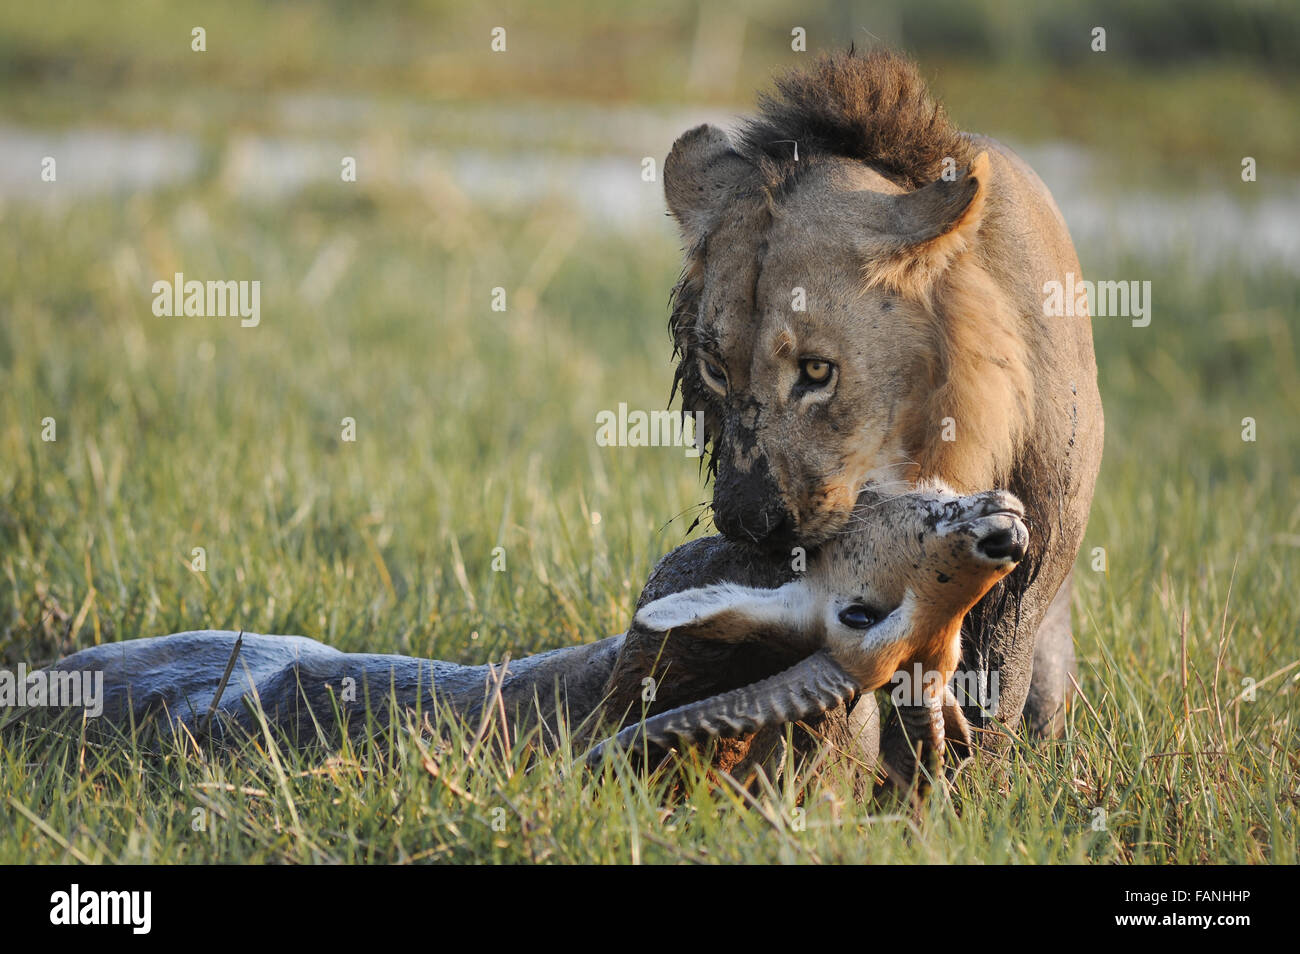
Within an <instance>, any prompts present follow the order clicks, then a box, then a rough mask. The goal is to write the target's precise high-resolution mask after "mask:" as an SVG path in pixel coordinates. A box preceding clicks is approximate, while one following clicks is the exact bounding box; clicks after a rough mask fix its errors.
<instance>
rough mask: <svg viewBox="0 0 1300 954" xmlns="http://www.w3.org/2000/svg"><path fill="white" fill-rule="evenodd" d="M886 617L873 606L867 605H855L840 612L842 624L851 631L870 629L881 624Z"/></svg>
mask: <svg viewBox="0 0 1300 954" xmlns="http://www.w3.org/2000/svg"><path fill="white" fill-rule="evenodd" d="M884 615H885V614H884V613H882V612H880V610H878V609H876V608H875V607H873V606H867V605H866V604H865V603H853V604H852V605H850V606H846V607H844V609H842V610H840V622H841V623H843V624H844V625H845V626H847V627H848V628H849V629H870V628H871V627H872V626H875V625H876V624H877V623H879V622H880V620H881V619H882V618H883V616H884Z"/></svg>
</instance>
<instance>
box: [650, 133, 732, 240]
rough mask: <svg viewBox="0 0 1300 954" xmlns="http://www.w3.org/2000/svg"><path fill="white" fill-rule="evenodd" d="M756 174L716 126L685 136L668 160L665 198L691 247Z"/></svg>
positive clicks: (710, 227)
mask: <svg viewBox="0 0 1300 954" xmlns="http://www.w3.org/2000/svg"><path fill="white" fill-rule="evenodd" d="M750 172H752V167H751V166H750V164H749V163H748V162H747V161H745V159H743V158H742V157H741V156H740V154H739V153H737V152H736V151H735V149H733V148H732V146H731V140H730V139H729V138H728V137H727V134H726V133H725V132H723V131H722V130H721V129H718V128H717V127H716V126H709V125H707V124H706V125H703V126H696V127H695V128H694V129H692V130H689V131H688V132H685V133H682V135H681V136H680V137H679V138H678V140H677V141H676V142H675V143H673V148H672V151H671V152H670V153H668V158H667V159H665V160H664V198H665V199H667V201H668V211H670V212H671V213H672V214H673V218H675V219H676V220H677V224H678V226H679V227H680V228H681V231H682V236H683V238H685V239H686V242H687V244H689V245H694V244H695V243H696V242H698V241H699V240H700V239H701V238H703V237H704V236H705V235H706V234H707V233H708V232H709V230H710V229H712V228H713V225H714V223H715V221H716V219H717V215H718V212H719V211H720V210H721V209H722V207H723V206H724V205H725V204H726V200H727V199H728V197H729V196H730V195H731V194H732V193H733V192H734V191H735V190H736V189H737V188H738V187H739V186H740V185H741V183H742V182H743V181H744V179H745V177H746V176H747V175H748V174H749V173H750Z"/></svg>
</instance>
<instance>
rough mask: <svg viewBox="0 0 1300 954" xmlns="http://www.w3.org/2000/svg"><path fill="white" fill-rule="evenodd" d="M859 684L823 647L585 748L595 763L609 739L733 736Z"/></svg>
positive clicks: (826, 706)
mask: <svg viewBox="0 0 1300 954" xmlns="http://www.w3.org/2000/svg"><path fill="white" fill-rule="evenodd" d="M860 688H861V687H860V686H859V685H858V683H857V681H856V680H854V679H853V677H851V676H850V675H849V674H848V673H846V672H845V671H844V670H843V669H841V668H840V665H839V663H837V662H836V661H835V660H834V659H833V658H832V657H831V655H830V653H829V652H827V651H826V650H824V649H823V650H819V651H818V652H815V653H813V654H812V655H811V656H808V657H807V658H805V659H803V660H801V661H800V662H798V663H796V664H795V665H793V666H791V667H790V668H789V669H786V670H785V671H783V672H779V673H777V674H776V675H775V676H770V677H769V678H767V679H764V680H762V681H761V682H755V683H752V684H751V685H748V686H743V687H742V688H740V689H733V690H731V691H730V692H724V693H722V694H721V695H717V696H710V697H709V698H708V699H701V700H700V701H699V702H692V703H689V704H688V705H684V706H679V707H677V708H676V709H671V710H669V711H668V712H661V713H660V714H659V715H656V716H653V717H651V718H649V719H647V720H646V721H645V722H643V723H638V724H636V725H630V726H628V727H627V728H625V729H624V730H623V731H621V732H620V733H618V735H616V736H614V737H613V738H612V739H606V740H605V741H604V742H601V743H600V744H599V745H597V746H596V747H595V748H594V749H592V750H591V752H589V753H588V754H587V764H588V765H593V766H594V765H595V764H596V763H598V762H599V761H600V759H601V757H602V756H603V755H604V753H605V749H606V747H607V746H610V745H617V746H618V747H619V748H624V749H626V748H631V747H632V746H634V745H636V744H638V743H639V742H641V740H642V739H643V738H644V740H645V741H646V742H647V743H648V744H649V745H651V746H654V747H656V748H667V747H669V746H670V745H672V744H673V743H674V742H676V743H683V744H690V743H692V742H702V741H704V740H705V739H710V738H724V739H734V738H739V737H741V736H745V735H748V734H750V733H751V732H757V731H758V730H759V729H761V728H763V727H764V726H768V725H779V724H781V723H785V722H798V721H800V720H801V719H807V718H810V717H811V716H815V715H821V714H822V713H823V712H826V711H828V710H830V709H833V708H835V707H836V706H838V705H840V704H841V703H844V702H847V701H848V700H849V699H851V698H852V697H853V695H854V694H855V693H856V692H858V690H859V689H860Z"/></svg>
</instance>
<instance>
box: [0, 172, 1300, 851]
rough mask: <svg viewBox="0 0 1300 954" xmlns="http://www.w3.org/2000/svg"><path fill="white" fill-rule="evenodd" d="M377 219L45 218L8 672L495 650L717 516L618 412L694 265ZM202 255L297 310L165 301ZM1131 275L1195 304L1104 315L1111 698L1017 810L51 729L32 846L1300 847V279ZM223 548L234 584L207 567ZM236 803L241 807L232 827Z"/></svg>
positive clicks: (102, 205) (2, 539)
mask: <svg viewBox="0 0 1300 954" xmlns="http://www.w3.org/2000/svg"><path fill="white" fill-rule="evenodd" d="M346 195H347V196H348V198H339V194H338V192H329V191H319V192H316V191H308V192H306V193H303V194H302V195H300V196H299V197H298V198H296V199H294V200H293V201H291V202H290V203H289V204H288V206H287V207H284V208H279V209H278V210H277V211H276V212H275V213H274V214H272V213H270V212H265V211H263V210H260V209H258V208H252V207H237V206H232V205H231V204H230V203H229V202H227V201H225V200H224V198H223V196H222V195H221V194H220V193H218V192H216V191H215V190H213V189H211V188H209V189H206V190H187V191H186V192H185V193H184V194H177V195H166V194H162V195H158V196H154V197H147V198H135V199H132V200H131V201H129V202H123V203H115V202H108V201H104V202H89V203H82V204H80V205H78V206H77V207H76V209H75V211H69V212H68V213H66V214H64V215H62V216H58V215H52V214H49V213H39V212H36V211H34V210H14V211H12V212H11V213H10V216H9V222H10V225H11V227H10V228H8V229H6V230H5V231H4V233H3V235H2V236H0V261H5V262H9V263H11V265H10V267H7V268H5V269H4V270H3V271H0V300H3V301H4V302H5V320H4V321H3V323H0V381H2V382H3V388H0V421H3V425H2V429H0V461H2V462H3V463H2V464H0V494H2V499H3V501H4V504H3V510H0V552H2V555H0V575H2V578H3V581H2V582H0V593H2V599H3V629H2V630H0V659H2V660H3V663H4V664H6V665H9V666H13V665H15V664H16V663H17V662H19V661H24V662H27V663H28V664H29V665H30V664H38V663H44V662H48V661H52V660H54V659H55V658H57V657H58V656H60V655H61V654H64V653H67V652H69V651H72V650H74V649H76V648H78V647H81V646H86V645H90V644H93V643H96V642H103V641H109V640H115V639H122V638H128V637H132V636H139V635H153V634H159V633H166V632H173V631H179V630H185V629H194V628H201V627H216V628H238V627H243V628H245V629H248V630H251V631H257V632H280V633H301V634H304V635H308V636H312V637H315V638H318V639H322V640H324V641H326V642H329V643H331V644H334V645H337V646H339V647H340V648H344V649H350V650H361V649H367V650H374V651H392V652H403V653H411V654H418V655H427V656H437V657H440V658H444V659H450V660H456V661H466V662H470V661H475V662H477V661H483V660H486V659H489V658H499V657H500V656H501V654H502V653H504V652H505V651H506V650H510V651H512V652H513V653H514V654H516V655H518V654H520V653H522V652H526V651H530V650H535V649H543V648H550V647H555V646H561V645H568V644H572V643H578V642H583V641H587V640H591V639H594V638H597V637H600V636H603V635H606V634H608V633H611V632H616V631H619V630H620V629H621V628H622V627H623V626H624V625H625V624H626V621H627V619H628V616H629V613H630V609H631V607H632V605H633V602H634V600H635V598H636V594H637V592H638V589H639V586H640V583H641V581H643V580H644V578H645V576H646V574H647V572H648V570H649V569H650V567H651V566H652V565H653V562H654V561H655V559H657V557H658V556H660V555H661V554H663V553H664V552H666V551H667V550H668V549H670V548H671V547H673V546H675V545H676V544H678V543H679V542H681V541H682V540H683V539H684V534H685V532H686V529H687V526H688V525H689V516H690V515H691V514H693V513H694V508H695V506H696V505H697V504H698V503H699V502H700V501H702V500H703V499H705V492H704V491H703V490H702V489H701V486H700V484H699V482H698V480H697V474H696V470H695V467H694V465H693V462H691V461H689V460H687V459H685V458H684V457H683V456H681V452H680V451H678V450H671V449H656V448H645V449H636V448H627V449H604V448H597V447H596V446H595V443H594V441H593V439H592V435H593V432H594V426H593V422H594V417H595V412H596V410H598V409H601V408H606V407H614V406H616V405H617V403H618V402H619V401H628V402H629V403H630V404H631V405H632V406H641V407H651V408H653V407H660V406H662V405H663V403H664V401H665V400H666V397H667V382H668V380H669V368H668V364H667V356H668V347H667V341H666V331H665V324H664V319H665V307H664V305H665V295H666V289H667V288H668V287H669V285H670V283H671V280H672V278H673V276H674V272H675V268H676V261H675V251H674V249H673V248H672V246H671V243H669V242H663V243H655V244H653V245H650V244H647V243H646V242H644V241H639V240H637V241H634V240H631V239H628V240H611V239H610V238H609V237H607V236H592V235H587V236H583V235H578V236H575V237H574V238H573V240H572V242H571V244H569V245H568V246H567V247H566V248H564V249H563V250H557V246H556V241H555V238H554V236H555V235H556V233H557V230H559V229H562V228H563V227H564V223H563V221H562V220H560V219H559V218H557V217H555V214H554V213H547V212H539V213H538V214H537V215H536V216H535V217H533V218H531V219H529V220H526V221H517V220H505V219H493V218H491V217H488V216H486V215H484V214H480V213H476V212H475V211H474V210H466V209H448V208H445V207H442V206H441V205H440V204H439V203H438V202H436V201H429V202H425V203H420V202H414V203H413V202H411V201H410V197H409V196H406V195H398V194H384V193H383V192H368V191H361V192H348V193H346ZM327 240H328V241H327ZM330 242H343V243H344V245H343V247H344V248H345V249H347V250H348V251H346V252H345V253H340V256H341V257H338V258H337V260H336V261H337V262H340V263H342V264H336V266H335V272H336V273H337V274H335V276H334V280H335V284H334V287H333V288H332V290H331V291H330V293H329V294H328V296H326V298H318V297H316V296H319V295H320V291H319V289H318V287H317V286H316V285H312V284H311V283H307V284H304V282H303V276H310V275H311V274H312V273H313V266H316V265H318V264H319V263H318V262H317V259H318V258H319V256H320V255H321V249H322V248H324V247H328V246H329V244H330ZM180 263H183V267H184V270H185V271H186V272H188V273H190V274H192V275H206V274H217V273H220V274H223V275H231V276H240V275H244V274H254V273H255V274H259V275H261V276H262V279H263V282H264V285H263V288H264V292H263V302H262V310H263V311H262V313H263V317H262V323H261V325H260V326H258V327H257V328H249V329H243V328H240V327H239V326H238V322H237V321H236V320H232V319H196V318H175V319H172V318H158V317H155V316H154V315H153V314H152V313H151V311H150V301H151V296H150V294H149V292H148V288H149V284H150V281H149V279H150V277H151V276H155V275H169V274H171V273H172V272H173V271H174V270H175V269H179V268H181V264H180ZM1133 267H1134V269H1136V271H1134V272H1133V273H1134V274H1142V275H1151V276H1152V280H1153V284H1154V287H1155V289H1157V291H1156V295H1158V296H1159V298H1158V299H1157V300H1158V301H1159V303H1160V304H1159V308H1158V310H1157V311H1156V313H1155V317H1154V318H1153V322H1152V325H1151V327H1149V328H1145V329H1137V328H1132V327H1130V326H1129V325H1128V323H1127V322H1126V321H1124V320H1122V319H1109V320H1102V319H1098V320H1097V322H1096V332H1097V339H1098V350H1099V360H1100V367H1101V379H1102V385H1103V394H1104V399H1105V402H1106V411H1107V431H1108V433H1107V450H1106V460H1105V466H1104V467H1103V472H1102V477H1101V481H1100V484H1099V490H1098V496H1097V500H1096V504H1095V506H1094V509H1093V519H1092V523H1091V526H1090V529H1089V533H1088V538H1087V541H1086V542H1085V545H1084V546H1085V554H1084V557H1083V558H1082V559H1081V561H1080V567H1079V574H1078V577H1079V583H1080V586H1079V588H1078V593H1077V596H1076V602H1075V610H1076V614H1077V617H1076V618H1077V640H1078V647H1079V655H1080V659H1081V670H1082V672H1081V684H1082V689H1083V694H1084V697H1085V700H1086V701H1085V702H1084V703H1083V704H1080V705H1078V706H1076V707H1075V709H1074V710H1073V712H1072V714H1071V719H1070V727H1069V732H1068V734H1067V737H1066V739H1065V740H1064V741H1062V742H1059V743H1052V744H1039V745H1036V746H1026V747H1024V748H1023V749H1022V750H1021V751H1020V753H1019V756H1018V764H1017V770H1016V772H1015V773H1014V780H1013V783H1012V789H1011V791H1010V793H1009V795H1006V796H1003V795H1000V794H998V792H997V791H996V788H995V786H994V784H993V781H992V780H991V779H990V778H988V777H986V776H984V775H983V774H982V771H981V770H979V769H976V770H974V771H972V772H970V773H968V774H967V775H965V776H964V777H963V778H962V779H961V780H960V783H959V795H960V800H961V803H962V808H961V811H960V814H958V813H957V812H956V811H955V809H954V806H953V805H952V804H951V803H949V802H946V801H945V800H943V799H934V800H932V801H931V803H930V805H929V808H928V810H927V815H928V817H927V818H926V819H925V822H924V824H922V825H921V826H919V827H913V826H911V825H910V824H908V823H907V822H904V821H901V820H898V819H894V818H890V817H888V816H886V817H883V818H872V817H871V816H870V814H869V809H868V808H866V807H863V806H860V805H858V804H856V803H854V802H853V801H852V799H851V797H850V796H849V794H848V787H847V785H845V786H842V787H840V788H837V787H836V786H835V785H834V784H828V785H827V786H825V787H824V788H819V789H817V790H815V791H813V792H811V793H809V795H808V797H807V799H806V801H805V803H804V804H805V806H806V811H807V814H806V816H805V819H804V821H805V822H806V827H805V829H804V830H802V831H795V830H793V828H792V826H793V825H794V816H793V815H792V813H791V809H792V808H793V807H794V804H795V801H794V800H795V797H796V793H795V792H794V791H793V790H786V789H784V788H783V789H781V790H777V791H773V792H772V793H770V794H769V795H768V796H766V797H763V798H759V799H757V801H756V802H754V803H750V802H748V801H747V800H746V799H745V798H744V797H742V796H741V795H740V794H739V793H737V792H735V791H732V790H729V789H722V790H710V788H709V787H708V786H706V785H703V784H701V785H698V786H694V787H692V788H691V789H690V791H689V793H688V794H687V796H686V798H685V801H684V802H682V803H681V804H680V805H679V806H678V807H677V808H676V809H675V810H674V811H673V812H671V813H668V812H666V811H665V809H664V808H663V807H662V806H661V803H660V798H659V794H660V793H659V791H658V787H659V786H661V785H662V781H661V780H656V779H646V778H644V777H642V776H640V775H638V774H637V773H635V772H627V773H625V774H620V775H614V776H611V777H609V778H607V779H605V780H604V781H603V783H600V782H594V781H588V782H584V781H583V780H582V779H581V777H580V776H575V775H564V774H562V771H561V770H562V768H563V760H562V759H559V760H554V761H545V762H544V763H543V764H542V765H541V766H540V767H538V768H536V769H535V770H533V771H532V772H530V773H524V772H523V771H521V765H520V764H519V763H518V761H517V759H518V758H519V756H518V755H517V757H516V761H515V762H513V763H512V762H510V761H508V760H501V759H497V758H493V757H491V756H489V755H486V754H484V752H482V751H480V752H479V753H477V755H476V757H475V758H474V759H473V760H471V761H461V760H459V759H457V758H455V757H454V755H452V756H448V755H444V756H443V757H442V760H441V763H440V764H441V765H442V770H441V774H440V775H439V776H438V777H435V776H434V775H431V774H430V772H429V771H428V770H427V769H426V768H425V763H424V759H425V756H424V755H423V754H422V753H421V751H420V749H419V747H418V746H417V745H416V744H415V743H414V742H413V741H412V740H410V739H405V738H404V739H400V740H399V742H400V743H401V744H399V745H397V746H396V747H394V748H393V749H392V750H391V751H390V752H388V754H386V755H385V754H383V753H382V752H380V751H379V750H373V751H369V750H365V749H362V750H360V751H349V752H345V753H343V754H342V755H341V756H340V757H339V759H337V760H336V761H332V762H330V763H328V764H325V765H322V764H321V762H320V760H319V759H316V760H314V761H313V760H307V761H304V760H302V758H301V757H300V756H295V755H293V754H291V753H288V752H286V751H280V752H279V753H278V757H276V756H273V755H272V754H271V751H269V750H268V747H267V741H266V740H262V742H263V744H262V746H260V747H255V748H250V750H248V751H246V752H243V753H242V754H239V755H235V756H232V755H229V754H225V755H209V754H205V753H196V752H185V751H180V750H177V751H175V752H172V753H171V754H168V755H166V756H163V757H157V756H146V755H143V754H141V753H140V752H138V751H136V750H135V749H134V748H132V747H130V746H125V747H113V746H110V747H108V748H97V747H94V746H90V745H83V744H82V742H81V741H80V739H79V738H78V737H77V734H76V733H75V732H74V733H72V734H71V736H69V737H65V738H54V737H50V736H48V735H37V734H31V735H28V736H25V737H22V738H19V739H16V740H10V743H9V744H8V745H7V746H6V748H5V750H4V753H3V755H2V756H0V764H2V765H3V770H2V771H0V832H3V833H4V834H3V835H0V862H18V861H26V860H32V859H38V860H44V861H66V860H70V859H88V860H94V861H177V860H185V861H215V860H226V861H231V860H239V861H266V860H294V861H309V860H386V861H401V860H413V859H418V858H447V859H460V860H468V859H478V860H487V859H494V860H536V859H550V860H607V861H614V860H621V861H627V860H637V859H639V860H645V861H665V860H679V859H695V858H707V859H710V860H718V861H721V860H738V861H739V860H746V861H758V860H812V859H820V860H824V861H866V860H870V861H895V860H911V861H967V862H972V861H990V862H1001V861H1096V862H1110V861H1135V862H1163V861H1182V862H1207V861H1276V862H1294V861H1295V860H1296V841H1297V829H1296V820H1295V808H1296V800H1297V797H1298V795H1300V793H1298V792H1297V788H1296V785H1297V783H1296V779H1297V771H1298V770H1300V764H1297V742H1298V741H1300V726H1297V724H1296V718H1297V706H1296V696H1297V688H1298V685H1297V676H1300V669H1297V668H1296V663H1297V659H1298V658H1300V645H1298V643H1297V636H1296V634H1297V622H1298V616H1300V613H1298V611H1297V609H1296V606H1295V601H1294V599H1293V598H1292V597H1293V585H1292V583H1293V581H1294V580H1295V579H1296V577H1297V573H1298V572H1300V566H1298V565H1297V564H1298V563H1300V560H1298V559H1297V553H1298V552H1300V508H1298V507H1297V501H1296V497H1295V493H1294V491H1295V484H1294V480H1295V465H1296V462H1297V458H1298V456H1300V435H1298V434H1297V429H1296V428H1295V426H1294V420H1293V415H1294V409H1295V408H1296V407H1297V406H1298V405H1300V378H1297V372H1296V368H1297V361H1296V341H1295V338H1294V335H1293V331H1294V327H1295V322H1294V316H1295V314H1296V312H1297V306H1298V304H1300V303H1298V301H1297V298H1298V296H1300V284H1298V283H1297V281H1296V279H1295V277H1294V276H1288V275H1284V274H1263V275H1256V276H1252V277H1250V278H1246V277H1243V274H1242V273H1241V272H1240V271H1236V270H1232V271H1230V270H1226V269H1225V271H1224V272H1222V273H1219V274H1206V273H1204V272H1197V271H1193V270H1192V269H1190V268H1188V269H1186V270H1180V269H1178V268H1177V267H1175V266H1172V265H1165V266H1161V268H1160V269H1159V270H1155V269H1153V267H1149V266H1148V267H1143V266H1141V264H1140V263H1134V266H1133ZM316 271H317V273H319V272H320V271H321V269H320V268H317V270H316ZM498 284H501V285H503V286H505V287H507V288H509V289H510V295H509V298H508V306H509V309H510V310H509V311H508V312H506V313H505V314H501V313H494V312H492V311H491V309H490V289H491V288H492V287H494V286H496V285H498ZM313 302H315V303H313ZM1108 322H1109V323H1108ZM47 416H48V417H53V418H54V419H55V421H56V426H57V440H56V441H54V442H46V441H43V440H42V439H41V437H40V431H41V420H42V419H43V418H45V417H47ZM1247 416H1249V417H1253V418H1255V420H1256V422H1257V427H1258V440H1257V441H1255V442H1253V443H1250V442H1243V441H1242V439H1241V419H1242V418H1243V417H1247ZM344 417H353V418H355V419H356V422H357V440H356V441H355V442H354V443H349V442H344V441H342V440H341V439H340V435H341V427H340V422H341V420H342V418H344ZM597 514H599V517H598V516H597ZM675 514H683V515H685V516H683V517H682V518H680V519H677V520H675V521H674V520H671V519H670V518H672V517H673V515H675ZM498 545H500V546H503V547H505V549H506V553H507V558H508V571H507V572H506V573H494V572H492V571H491V569H490V560H491V556H490V553H491V550H492V548H493V547H495V546H498ZM196 546H202V547H204V548H205V549H206V551H207V560H208V569H207V571H206V573H195V572H192V571H191V570H190V569H189V568H188V566H187V565H186V561H187V560H189V559H190V556H191V550H192V548H193V547H196ZM1098 546H1099V547H1104V548H1105V550H1106V554H1107V562H1108V572H1106V573H1097V572H1093V571H1092V569H1091V568H1090V562H1091V561H1090V556H1089V554H1090V552H1091V549H1092V548H1093V547H1098ZM1184 633H1185V636H1186V654H1185V656H1184V654H1183V649H1182V645H1183V640H1182V638H1181V637H1182V634H1184ZM1184 666H1185V671H1186V676H1184ZM1246 678H1250V679H1253V680H1255V682H1256V683H1257V686H1258V687H1257V689H1256V692H1255V694H1254V698H1253V700H1248V699H1246V698H1244V697H1243V696H1242V691H1243V682H1242V680H1243V679H1246ZM452 751H453V752H454V751H455V750H454V749H453V750H452ZM232 787H233V788H232ZM1097 807H1101V808H1103V809H1104V810H1105V812H1106V816H1105V819H1106V826H1105V829H1104V830H1094V829H1093V827H1092V826H1093V822H1094V819H1096V818H1097V817H1099V816H1097V815H1096V814H1095V812H1094V809H1095V808H1097ZM203 808H208V809H209V810H210V811H211V812H213V813H214V817H217V818H224V819H227V820H226V821H225V822H221V821H218V822H215V823H214V824H213V825H210V826H208V828H207V831H205V832H195V831H193V830H192V827H191V822H192V821H193V819H194V818H195V817H196V816H194V815H193V813H194V811H195V809H203ZM493 808H505V809H506V810H507V814H508V817H507V827H506V829H505V831H494V830H493V827H492V824H491V822H492V820H493V819H494V817H497V816H494V814H493V812H492V809H493Z"/></svg>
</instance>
